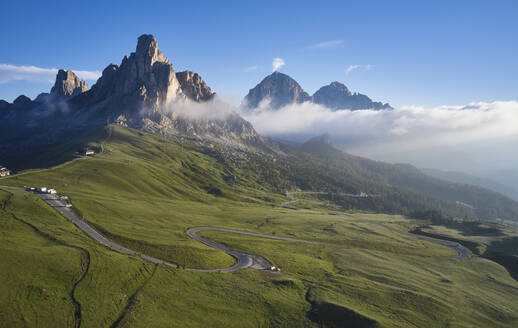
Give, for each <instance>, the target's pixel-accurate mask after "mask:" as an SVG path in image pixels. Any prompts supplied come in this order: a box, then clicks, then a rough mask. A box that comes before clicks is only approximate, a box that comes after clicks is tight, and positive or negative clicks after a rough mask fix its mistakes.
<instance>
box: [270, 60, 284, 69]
mask: <svg viewBox="0 0 518 328" xmlns="http://www.w3.org/2000/svg"><path fill="white" fill-rule="evenodd" d="M285 64H286V63H285V62H284V59H282V58H274V59H273V61H272V72H275V71H278V70H279V68H281V67H282V66H284V65H285Z"/></svg>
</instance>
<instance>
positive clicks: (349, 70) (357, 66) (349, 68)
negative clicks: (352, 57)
mask: <svg viewBox="0 0 518 328" xmlns="http://www.w3.org/2000/svg"><path fill="white" fill-rule="evenodd" d="M360 67H361V65H349V67H347V68H346V69H345V74H349V73H351V72H352V71H354V70H355V69H358V68H360Z"/></svg>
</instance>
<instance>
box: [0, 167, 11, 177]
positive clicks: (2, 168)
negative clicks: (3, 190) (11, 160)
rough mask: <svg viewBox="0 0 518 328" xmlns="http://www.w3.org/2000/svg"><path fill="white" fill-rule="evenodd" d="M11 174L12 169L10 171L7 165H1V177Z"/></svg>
mask: <svg viewBox="0 0 518 328" xmlns="http://www.w3.org/2000/svg"><path fill="white" fill-rule="evenodd" d="M8 175H11V171H9V170H8V169H7V168H6V167H3V166H0V177H6V176H8Z"/></svg>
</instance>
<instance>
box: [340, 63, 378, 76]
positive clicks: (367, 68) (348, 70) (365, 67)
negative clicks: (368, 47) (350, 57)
mask: <svg viewBox="0 0 518 328" xmlns="http://www.w3.org/2000/svg"><path fill="white" fill-rule="evenodd" d="M359 68H363V71H364V72H368V71H370V70H371V69H373V68H374V65H372V64H366V65H349V66H347V67H346V69H345V74H349V73H351V72H352V71H354V70H357V69H359Z"/></svg>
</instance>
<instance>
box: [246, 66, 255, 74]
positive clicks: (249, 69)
mask: <svg viewBox="0 0 518 328" xmlns="http://www.w3.org/2000/svg"><path fill="white" fill-rule="evenodd" d="M256 70H257V66H255V65H254V66H248V67H245V69H244V70H243V72H245V73H248V72H252V71H256Z"/></svg>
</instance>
